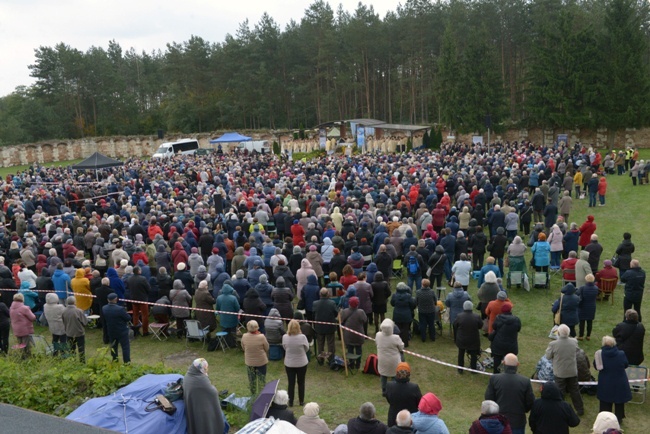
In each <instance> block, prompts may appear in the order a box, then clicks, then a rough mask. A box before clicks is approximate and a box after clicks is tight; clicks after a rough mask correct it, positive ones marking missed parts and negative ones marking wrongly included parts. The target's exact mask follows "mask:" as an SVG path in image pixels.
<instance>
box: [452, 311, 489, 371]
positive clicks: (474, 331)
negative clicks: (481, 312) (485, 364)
mask: <svg viewBox="0 0 650 434" xmlns="http://www.w3.org/2000/svg"><path fill="white" fill-rule="evenodd" d="M473 309H474V303H472V302H471V301H469V300H467V301H466V302H465V303H463V312H461V313H459V314H458V315H457V316H456V319H455V320H454V324H453V327H454V342H455V343H456V346H457V347H458V366H460V367H461V368H462V367H464V366H465V352H466V351H467V353H468V354H469V355H470V368H471V369H476V362H477V360H478V355H479V353H480V352H481V335H480V334H479V332H480V330H481V328H482V327H483V320H481V317H479V316H478V315H476V314H475V313H473V312H472V310H473ZM464 372H465V371H463V370H462V369H459V370H458V373H459V374H463V373H464Z"/></svg>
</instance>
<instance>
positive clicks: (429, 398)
mask: <svg viewBox="0 0 650 434" xmlns="http://www.w3.org/2000/svg"><path fill="white" fill-rule="evenodd" d="M418 410H420V411H421V412H422V413H426V414H433V415H437V414H438V413H440V410H442V402H440V400H439V399H438V397H437V396H436V395H434V394H433V393H431V392H429V393H427V394H426V395H424V396H423V397H422V399H420V404H418Z"/></svg>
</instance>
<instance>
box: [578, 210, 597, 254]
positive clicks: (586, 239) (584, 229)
mask: <svg viewBox="0 0 650 434" xmlns="http://www.w3.org/2000/svg"><path fill="white" fill-rule="evenodd" d="M579 231H580V239H579V240H578V245H579V246H580V247H585V246H586V245H587V244H589V243H590V242H591V235H592V234H593V233H594V232H596V223H594V216H592V215H590V216H588V217H587V221H586V222H584V223H583V224H582V226H580V229H579Z"/></svg>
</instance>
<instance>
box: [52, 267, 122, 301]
mask: <svg viewBox="0 0 650 434" xmlns="http://www.w3.org/2000/svg"><path fill="white" fill-rule="evenodd" d="M111 269H112V268H109V270H108V271H109V272H110V270H111ZM112 270H113V273H115V276H116V277H117V272H116V271H115V269H112ZM108 277H109V278H110V275H109V276H108ZM71 282H72V279H70V276H69V275H68V273H66V272H65V271H63V270H55V271H54V274H53V275H52V284H53V285H54V291H55V292H56V295H57V296H58V297H59V300H65V299H66V298H67V297H68V291H69V290H70V289H71V287H70V283H71ZM122 285H124V284H122ZM117 295H118V296H119V294H117ZM122 297H124V292H122Z"/></svg>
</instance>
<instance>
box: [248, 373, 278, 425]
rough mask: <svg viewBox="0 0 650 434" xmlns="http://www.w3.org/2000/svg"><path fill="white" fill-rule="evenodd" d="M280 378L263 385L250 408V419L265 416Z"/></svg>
mask: <svg viewBox="0 0 650 434" xmlns="http://www.w3.org/2000/svg"><path fill="white" fill-rule="evenodd" d="M279 383H280V380H273V381H271V382H270V383H267V384H266V386H264V389H262V391H261V392H260V395H259V396H258V397H257V399H256V400H255V402H254V403H253V408H252V410H251V420H255V419H261V418H265V417H266V412H268V411H269V407H270V406H271V403H272V402H273V397H274V396H275V392H276V390H278V384H279Z"/></svg>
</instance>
